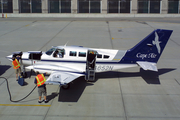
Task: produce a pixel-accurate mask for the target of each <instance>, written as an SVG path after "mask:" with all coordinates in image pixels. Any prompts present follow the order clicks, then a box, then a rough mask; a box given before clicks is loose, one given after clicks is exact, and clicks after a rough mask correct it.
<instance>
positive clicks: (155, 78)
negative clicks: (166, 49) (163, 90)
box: [49, 68, 176, 102]
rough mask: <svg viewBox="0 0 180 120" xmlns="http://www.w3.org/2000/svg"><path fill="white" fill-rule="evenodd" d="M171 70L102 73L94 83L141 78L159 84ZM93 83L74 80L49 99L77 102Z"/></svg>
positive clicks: (148, 82) (149, 82) (82, 79)
mask: <svg viewBox="0 0 180 120" xmlns="http://www.w3.org/2000/svg"><path fill="white" fill-rule="evenodd" d="M173 70H176V69H173V68H163V69H159V70H158V72H153V71H144V70H143V69H140V71H139V72H118V71H111V72H102V73H96V80H95V82H96V81H98V79H101V78H125V77H142V78H143V79H144V80H145V81H146V83H147V84H160V80H159V75H162V74H165V73H168V72H171V71H173ZM95 82H91V83H89V82H86V81H85V80H84V76H83V77H80V78H77V79H76V80H74V82H73V83H72V84H71V86H70V89H68V90H64V89H62V88H60V90H59V94H58V93H53V94H52V95H50V96H49V97H50V99H53V98H55V97H56V96H58V95H59V98H58V101H59V102H78V100H79V98H80V97H81V95H82V93H83V91H84V90H85V88H86V86H91V85H93V84H94V83H95Z"/></svg>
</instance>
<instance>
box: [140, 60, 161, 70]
mask: <svg viewBox="0 0 180 120" xmlns="http://www.w3.org/2000/svg"><path fill="white" fill-rule="evenodd" d="M137 64H138V65H139V66H141V68H143V69H144V70H151V71H156V72H157V71H158V70H157V67H156V63H152V62H143V61H137Z"/></svg>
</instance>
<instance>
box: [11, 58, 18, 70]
mask: <svg viewBox="0 0 180 120" xmlns="http://www.w3.org/2000/svg"><path fill="white" fill-rule="evenodd" d="M12 65H13V66H14V67H13V68H14V69H18V68H19V67H20V63H19V61H18V60H17V59H15V60H14V61H13V62H12Z"/></svg>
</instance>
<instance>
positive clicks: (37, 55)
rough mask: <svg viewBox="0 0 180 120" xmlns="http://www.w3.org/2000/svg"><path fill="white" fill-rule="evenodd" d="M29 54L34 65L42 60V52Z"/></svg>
mask: <svg viewBox="0 0 180 120" xmlns="http://www.w3.org/2000/svg"><path fill="white" fill-rule="evenodd" d="M28 53H29V59H30V60H31V62H32V63H31V64H32V65H33V64H35V63H37V62H38V61H40V60H41V55H42V51H31V52H28Z"/></svg>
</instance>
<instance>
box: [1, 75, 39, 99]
mask: <svg viewBox="0 0 180 120" xmlns="http://www.w3.org/2000/svg"><path fill="white" fill-rule="evenodd" d="M0 78H3V79H5V81H6V83H7V90H8V93H9V97H10V101H11V102H20V101H22V100H24V99H26V98H27V97H28V96H29V95H30V94H31V93H32V92H33V91H34V90H35V88H36V87H37V85H36V86H35V87H34V88H33V89H32V91H31V92H30V93H29V94H28V95H26V96H25V97H24V98H22V99H20V100H12V97H11V92H10V89H9V83H8V80H7V79H6V78H5V77H0Z"/></svg>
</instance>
